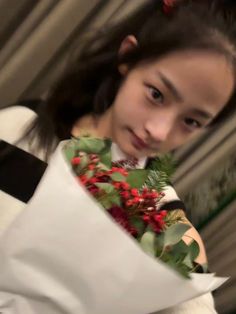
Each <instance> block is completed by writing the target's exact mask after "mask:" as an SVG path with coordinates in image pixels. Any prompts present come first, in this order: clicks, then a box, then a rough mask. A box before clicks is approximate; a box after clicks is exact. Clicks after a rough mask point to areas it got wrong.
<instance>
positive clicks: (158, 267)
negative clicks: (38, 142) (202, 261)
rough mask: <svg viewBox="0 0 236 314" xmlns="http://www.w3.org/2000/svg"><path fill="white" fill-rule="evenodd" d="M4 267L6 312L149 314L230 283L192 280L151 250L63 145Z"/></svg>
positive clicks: (1, 281) (7, 239)
mask: <svg viewBox="0 0 236 314" xmlns="http://www.w3.org/2000/svg"><path fill="white" fill-rule="evenodd" d="M0 270H1V271H0V312H1V313H3V314H6V313H7V314H19V313H20V314H33V313H34V314H35V313H45V314H46V313H47V314H54V313H55V314H62V313H63V314H121V313H122V314H147V313H151V312H154V311H158V310H161V309H164V308H167V307H170V306H174V305H176V304H178V303H181V302H183V301H186V300H189V299H191V298H193V297H197V296H199V295H201V294H204V293H206V292H208V291H211V290H214V289H215V288H217V287H218V286H219V285H221V284H222V283H223V282H224V281H225V278H217V277H215V276H214V274H194V275H193V276H192V279H191V280H187V279H184V278H182V277H180V276H179V275H178V274H177V273H175V272H174V271H173V270H172V269H170V268H169V267H168V266H166V265H164V264H163V263H162V262H161V261H160V262H159V261H157V260H155V259H154V258H152V257H150V256H148V255H147V254H146V253H144V252H143V251H142V249H141V248H140V247H139V245H138V243H136V242H135V240H134V239H132V238H131V237H130V236H129V235H128V234H126V232H125V231H123V229H121V228H120V226H118V225H117V224H116V223H115V222H113V220H112V219H111V218H110V217H109V216H108V214H107V213H106V212H105V211H104V209H103V208H102V207H101V206H100V205H99V204H98V203H97V202H96V201H95V200H94V199H93V198H92V197H91V196H90V195H89V194H88V192H87V191H86V190H85V189H84V187H82V186H81V185H80V184H79V182H78V180H77V179H76V178H75V177H74V175H73V173H72V172H71V169H70V166H69V165H68V164H67V162H66V160H65V159H64V156H63V154H62V149H61V146H59V148H58V149H57V151H56V152H55V154H54V156H53V157H52V159H51V162H50V164H49V166H48V168H47V170H46V173H45V175H44V177H43V178H42V180H41V182H40V185H39V187H38V189H37V191H36V193H35V195H34V197H33V198H32V200H31V201H30V203H29V205H28V206H27V208H26V209H25V210H24V212H23V213H22V214H21V215H20V216H19V217H18V218H17V219H16V220H15V222H14V223H13V224H12V226H11V227H10V228H9V229H8V230H7V231H6V232H5V234H4V235H3V236H2V237H1V239H0Z"/></svg>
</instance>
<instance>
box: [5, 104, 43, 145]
mask: <svg viewBox="0 0 236 314" xmlns="http://www.w3.org/2000/svg"><path fill="white" fill-rule="evenodd" d="M36 116H37V114H36V113H35V112H34V111H33V110H31V109H30V108H28V107H25V106H20V105H16V106H11V107H7V108H4V109H1V110H0V139H1V140H4V141H6V142H8V143H14V142H15V141H17V140H18V139H19V138H20V137H21V136H22V135H23V134H24V132H25V130H26V128H27V127H28V125H29V124H30V123H31V122H32V121H33V120H34V119H35V118H36Z"/></svg>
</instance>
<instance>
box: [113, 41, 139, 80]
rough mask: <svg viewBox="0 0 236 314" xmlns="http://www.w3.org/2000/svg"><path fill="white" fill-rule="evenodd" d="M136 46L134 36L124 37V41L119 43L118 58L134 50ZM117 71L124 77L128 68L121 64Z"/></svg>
mask: <svg viewBox="0 0 236 314" xmlns="http://www.w3.org/2000/svg"><path fill="white" fill-rule="evenodd" d="M137 46H138V41H137V39H136V37H135V36H134V35H129V36H126V37H125V39H123V41H122V42H121V45H120V49H119V52H118V56H119V57H122V56H123V55H125V54H126V53H128V52H129V51H131V50H133V49H135V48H136V47H137ZM118 70H119V72H120V74H122V75H125V74H126V73H127V72H128V70H129V67H128V65H127V64H124V63H123V64H120V65H119V66H118Z"/></svg>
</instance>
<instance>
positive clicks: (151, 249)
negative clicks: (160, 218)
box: [140, 231, 156, 256]
mask: <svg viewBox="0 0 236 314" xmlns="http://www.w3.org/2000/svg"><path fill="white" fill-rule="evenodd" d="M155 238H156V235H155V233H154V232H152V231H148V232H145V233H144V235H143V236H142V238H141V240H140V245H141V247H142V249H143V250H144V251H145V252H146V253H148V254H150V255H153V256H155Z"/></svg>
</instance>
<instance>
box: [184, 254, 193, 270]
mask: <svg viewBox="0 0 236 314" xmlns="http://www.w3.org/2000/svg"><path fill="white" fill-rule="evenodd" d="M183 264H184V265H186V266H187V267H189V268H190V269H192V268H193V263H192V257H191V254H187V255H186V256H185V258H184V260H183Z"/></svg>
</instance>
